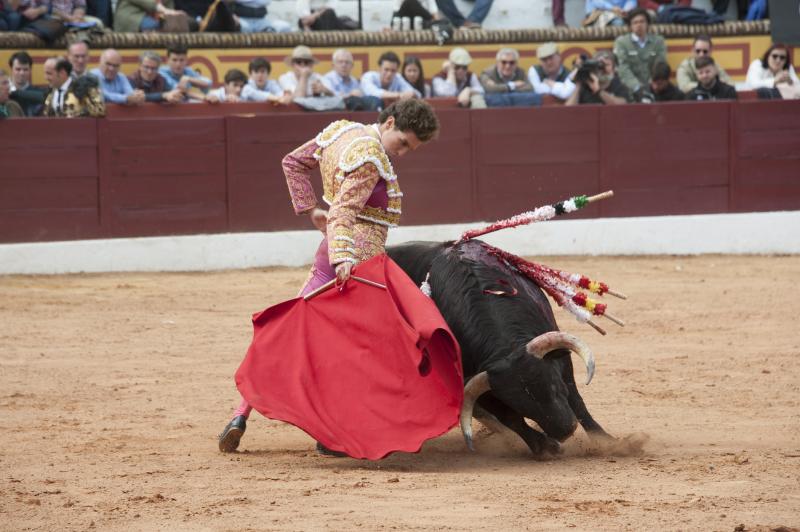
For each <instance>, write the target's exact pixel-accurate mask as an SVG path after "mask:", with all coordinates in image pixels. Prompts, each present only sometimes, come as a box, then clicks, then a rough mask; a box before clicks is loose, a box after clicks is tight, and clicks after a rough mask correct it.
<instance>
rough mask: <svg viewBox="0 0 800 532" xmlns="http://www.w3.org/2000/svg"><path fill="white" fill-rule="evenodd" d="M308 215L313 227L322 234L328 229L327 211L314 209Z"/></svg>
mask: <svg viewBox="0 0 800 532" xmlns="http://www.w3.org/2000/svg"><path fill="white" fill-rule="evenodd" d="M308 215H309V216H310V217H311V223H312V224H314V227H316V228H317V229H319V230H320V231H322V233H323V234H324V233H325V230H326V229H327V228H328V211H326V210H324V209H318V208H316V207H315V208H314V209H313V210H312V211H311V212H310V213H309V214H308Z"/></svg>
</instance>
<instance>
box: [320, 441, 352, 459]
mask: <svg viewBox="0 0 800 532" xmlns="http://www.w3.org/2000/svg"><path fill="white" fill-rule="evenodd" d="M317 452H318V453H319V454H321V455H322V456H330V457H333V458H347V454H346V453H343V452H341V451H334V450H332V449H328V448H327V447H325V446H324V445H322V444H321V443H320V442H317Z"/></svg>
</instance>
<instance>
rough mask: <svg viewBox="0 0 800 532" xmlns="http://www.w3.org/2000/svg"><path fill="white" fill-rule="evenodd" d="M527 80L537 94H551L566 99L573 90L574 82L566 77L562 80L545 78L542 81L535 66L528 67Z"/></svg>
mask: <svg viewBox="0 0 800 532" xmlns="http://www.w3.org/2000/svg"><path fill="white" fill-rule="evenodd" d="M528 81H529V82H530V84H531V85H533V90H534V91H535V92H536V93H538V94H552V95H553V96H555V97H556V98H559V99H561V100H566V99H567V98H569V97H570V95H571V94H572V93H573V92H575V83H573V82H572V80H571V79H569V78H567V79H566V80H564V81H553V80H551V79H546V80H544V81H542V80H541V78H539V73H538V72H537V71H536V67H531V68H529V69H528Z"/></svg>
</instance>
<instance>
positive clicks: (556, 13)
mask: <svg viewBox="0 0 800 532" xmlns="http://www.w3.org/2000/svg"><path fill="white" fill-rule="evenodd" d="M550 11H551V13H552V15H553V26H555V27H559V26H566V25H567V23H566V22H565V21H564V0H553V2H552V4H550Z"/></svg>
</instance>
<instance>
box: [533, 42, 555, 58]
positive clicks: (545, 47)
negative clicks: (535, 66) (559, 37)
mask: <svg viewBox="0 0 800 532" xmlns="http://www.w3.org/2000/svg"><path fill="white" fill-rule="evenodd" d="M557 53H558V46H556V43H554V42H546V43H544V44H542V45H541V46H540V47H539V48H537V49H536V57H537V58H538V59H544V58H545V57H550V56H551V55H553V54H557Z"/></svg>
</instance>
